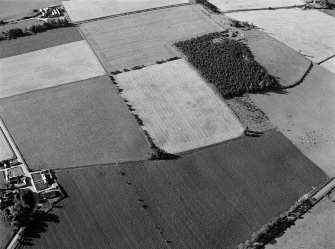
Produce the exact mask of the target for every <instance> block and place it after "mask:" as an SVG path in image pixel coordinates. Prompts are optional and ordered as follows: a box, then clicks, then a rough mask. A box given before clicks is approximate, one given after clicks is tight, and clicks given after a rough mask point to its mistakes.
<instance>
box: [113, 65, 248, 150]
mask: <svg viewBox="0 0 335 249" xmlns="http://www.w3.org/2000/svg"><path fill="white" fill-rule="evenodd" d="M116 81H117V83H118V85H119V86H120V88H121V89H122V92H121V95H122V96H123V97H124V98H125V99H126V100H127V101H129V103H130V104H131V105H132V107H133V109H135V111H134V112H135V113H136V114H137V115H138V116H139V117H140V119H141V120H142V121H143V128H144V129H145V130H147V131H148V132H149V134H150V136H151V137H152V138H153V141H154V143H155V144H156V145H157V146H158V147H160V148H162V149H164V150H166V151H167V152H169V153H178V152H182V151H187V150H191V149H195V148H198V147H203V146H207V145H210V144H215V143H218V142H222V141H226V140H228V139H232V138H235V137H238V136H240V135H241V134H243V131H244V128H243V126H242V125H241V123H240V122H239V121H238V119H237V117H236V116H235V115H234V114H233V113H232V111H231V110H230V109H229V107H228V106H227V105H226V104H225V103H224V102H223V101H222V100H221V99H220V97H218V95H216V93H215V92H214V91H213V90H212V89H211V88H210V87H209V86H208V85H206V83H205V82H204V81H203V80H202V78H201V77H200V76H199V75H198V74H197V73H196V71H194V70H193V69H192V68H191V67H190V66H189V65H188V64H187V63H186V62H185V61H183V60H176V61H172V62H167V63H164V64H160V65H153V66H149V67H146V68H143V69H141V70H134V71H130V72H127V73H122V74H118V75H116Z"/></svg>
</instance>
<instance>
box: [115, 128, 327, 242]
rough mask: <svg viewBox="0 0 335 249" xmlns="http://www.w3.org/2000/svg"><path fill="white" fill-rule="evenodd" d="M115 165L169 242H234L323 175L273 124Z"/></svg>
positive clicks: (273, 214)
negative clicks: (192, 149) (172, 154)
mask: <svg viewBox="0 0 335 249" xmlns="http://www.w3.org/2000/svg"><path fill="white" fill-rule="evenodd" d="M119 167H120V171H121V172H123V174H124V175H125V178H126V180H127V181H128V182H129V183H131V185H130V186H131V188H133V190H134V191H135V192H136V193H137V195H138V198H140V199H142V200H143V203H144V204H146V205H147V206H148V208H147V211H148V214H149V217H152V218H153V220H154V223H155V224H156V226H158V227H159V228H160V231H161V232H162V234H163V236H164V237H165V239H167V240H170V241H171V243H170V244H169V245H170V247H171V248H172V249H189V248H193V249H217V248H226V249H236V248H237V245H238V244H239V243H241V242H242V241H244V240H245V239H248V238H250V236H251V234H252V232H253V231H256V230H258V229H259V228H261V227H262V226H263V225H264V224H265V223H267V222H269V221H270V220H271V219H272V218H274V217H275V216H277V215H279V214H280V213H281V212H282V211H284V210H286V209H287V208H289V207H290V206H291V205H292V204H293V203H294V202H295V201H296V200H297V199H298V198H300V197H301V196H302V195H303V194H305V193H306V192H308V191H310V190H311V189H312V186H316V185H317V184H318V183H320V182H321V181H322V180H324V179H325V177H326V176H325V174H324V173H323V172H322V171H321V170H320V169H319V168H318V167H317V166H316V165H314V164H313V163H312V162H311V161H309V160H308V159H307V158H306V157H304V156H303V155H302V154H301V153H300V151H299V150H298V149H297V148H296V147H295V146H294V145H293V144H291V143H290V142H289V141H288V140H287V139H286V138H285V137H284V136H283V135H282V134H281V133H279V132H277V131H274V132H271V133H268V134H265V135H263V136H262V137H259V138H251V137H243V138H242V139H239V140H236V141H234V142H232V143H225V144H221V145H219V146H215V147H211V148H208V149H205V150H202V151H200V152H196V153H192V154H189V155H185V156H183V158H181V159H179V160H170V161H158V162H143V163H140V164H135V163H129V164H122V165H120V166H119ZM223 245H224V247H222V246H223Z"/></svg>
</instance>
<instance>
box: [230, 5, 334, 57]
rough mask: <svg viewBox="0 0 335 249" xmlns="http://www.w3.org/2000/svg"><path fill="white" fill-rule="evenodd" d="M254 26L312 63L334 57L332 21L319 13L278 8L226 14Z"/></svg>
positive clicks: (316, 11) (329, 17)
mask: <svg viewBox="0 0 335 249" xmlns="http://www.w3.org/2000/svg"><path fill="white" fill-rule="evenodd" d="M227 16H229V17H231V18H234V19H237V20H240V21H248V22H249V23H253V24H254V25H256V26H257V27H259V28H262V29H264V31H265V32H266V33H269V34H270V35H271V36H273V37H274V38H276V39H278V40H279V41H281V42H283V43H284V44H286V45H288V46H290V47H291V48H293V49H295V50H296V51H298V52H299V53H301V54H303V55H305V56H306V57H307V58H308V59H310V60H312V61H314V62H321V61H322V60H324V59H326V58H328V57H330V56H332V55H334V54H335V43H334V40H335V18H334V17H332V16H329V15H327V14H325V13H323V12H321V11H318V10H302V9H299V8H294V9H278V10H262V11H246V12H235V13H229V14H227Z"/></svg>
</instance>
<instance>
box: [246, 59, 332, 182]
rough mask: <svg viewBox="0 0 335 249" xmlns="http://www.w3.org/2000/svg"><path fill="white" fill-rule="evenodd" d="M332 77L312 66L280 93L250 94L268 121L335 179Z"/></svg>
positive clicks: (319, 67) (328, 73) (328, 72)
mask: <svg viewBox="0 0 335 249" xmlns="http://www.w3.org/2000/svg"><path fill="white" fill-rule="evenodd" d="M334 82H335V74H333V73H331V72H330V71H328V70H326V69H324V68H323V67H321V66H318V65H314V67H313V68H312V70H311V71H310V72H309V74H308V75H307V77H306V78H305V80H304V81H303V82H302V83H301V84H300V85H298V86H295V87H294V88H290V89H287V90H286V92H284V94H283V93H268V94H250V97H251V99H252V100H253V102H254V103H255V104H256V105H257V106H258V107H259V108H260V109H261V110H263V111H264V112H265V114H266V115H267V116H268V117H269V119H270V122H271V123H273V124H274V125H275V126H277V127H278V128H279V130H280V131H282V132H283V133H284V134H285V136H286V137H288V138H289V139H290V140H291V141H292V142H293V143H294V144H295V145H296V146H297V147H298V148H299V149H300V150H301V151H302V152H303V153H304V154H305V155H306V156H307V157H308V158H309V159H311V160H312V161H313V162H314V163H315V164H316V165H318V166H319V167H320V168H321V169H323V170H324V171H325V172H326V173H327V174H328V175H329V176H335V167H334V162H335V153H334V151H335V134H334V130H335V84H334Z"/></svg>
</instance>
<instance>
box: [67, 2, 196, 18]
mask: <svg viewBox="0 0 335 249" xmlns="http://www.w3.org/2000/svg"><path fill="white" fill-rule="evenodd" d="M187 2H189V1H188V0H136V1H133V0H94V1H92V0H71V1H63V5H64V7H65V9H66V12H67V13H68V15H69V16H70V18H71V20H72V21H73V22H78V21H83V20H88V19H92V18H98V17H103V16H110V15H118V14H122V13H127V12H134V11H140V10H145V9H151V8H158V7H164V6H169V5H175V4H182V3H187Z"/></svg>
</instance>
